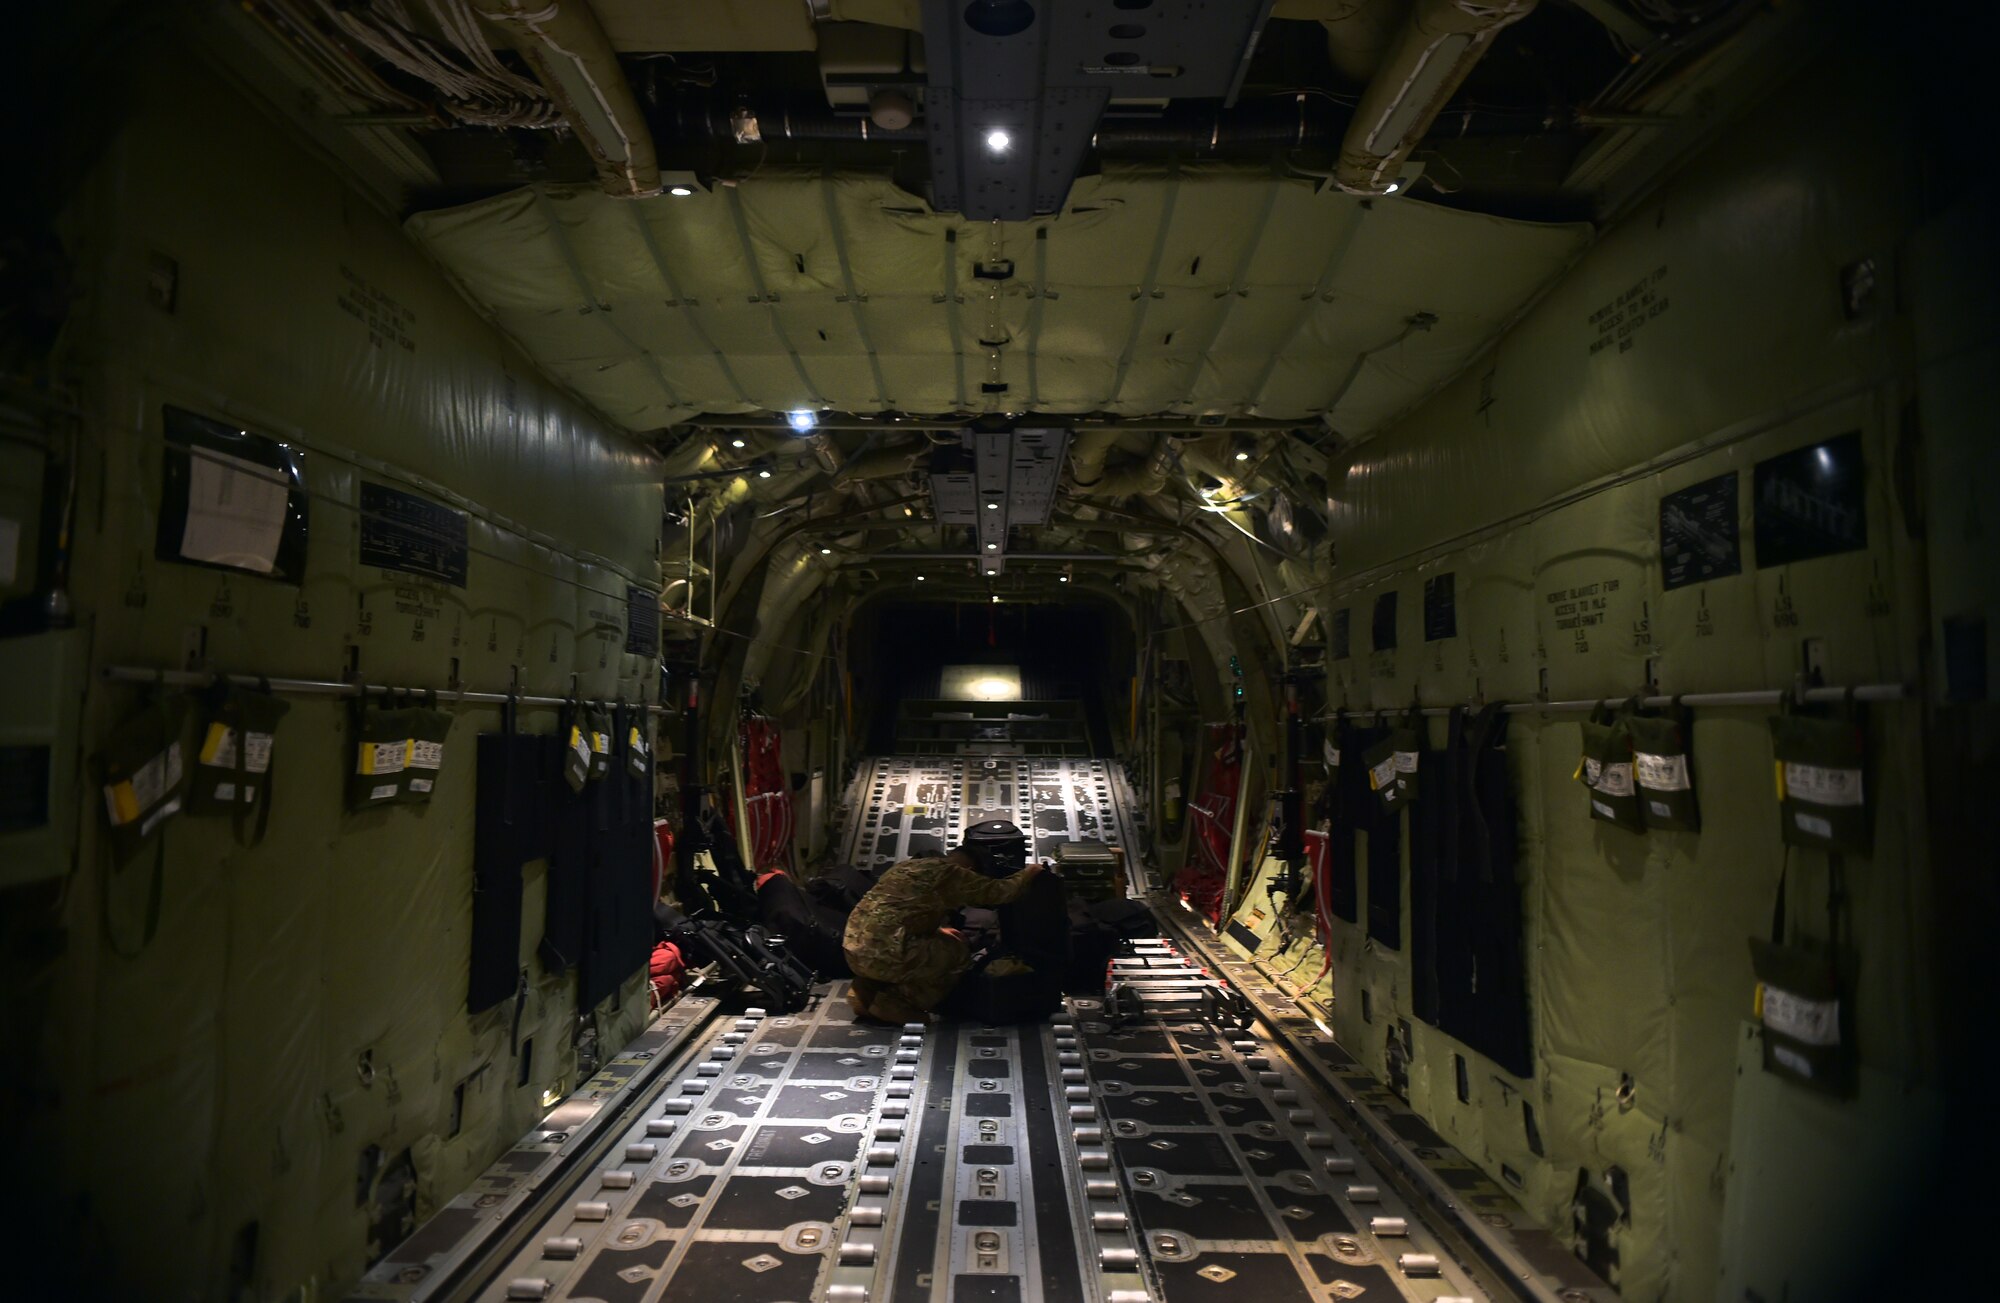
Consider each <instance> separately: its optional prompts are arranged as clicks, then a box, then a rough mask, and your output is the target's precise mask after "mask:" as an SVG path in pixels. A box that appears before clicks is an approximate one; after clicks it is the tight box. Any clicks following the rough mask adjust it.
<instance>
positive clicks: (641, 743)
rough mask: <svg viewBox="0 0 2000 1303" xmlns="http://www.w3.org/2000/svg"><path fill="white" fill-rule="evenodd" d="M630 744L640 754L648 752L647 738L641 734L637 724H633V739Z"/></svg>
mask: <svg viewBox="0 0 2000 1303" xmlns="http://www.w3.org/2000/svg"><path fill="white" fill-rule="evenodd" d="M628 745H629V746H630V747H631V748H632V750H633V751H635V752H637V753H638V754H639V755H642V756H643V755H645V754H646V740H645V739H644V738H642V737H640V736H639V726H638V725H637V724H634V725H633V726H632V740H631V742H630V743H629V744H628Z"/></svg>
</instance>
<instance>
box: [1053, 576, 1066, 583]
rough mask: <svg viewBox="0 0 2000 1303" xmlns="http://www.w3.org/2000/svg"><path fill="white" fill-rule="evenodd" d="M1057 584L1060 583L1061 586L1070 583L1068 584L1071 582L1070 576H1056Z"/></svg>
mask: <svg viewBox="0 0 2000 1303" xmlns="http://www.w3.org/2000/svg"><path fill="white" fill-rule="evenodd" d="M1056 582H1057V583H1059V584H1066V583H1068V582H1069V576H1068V575H1057V576H1056Z"/></svg>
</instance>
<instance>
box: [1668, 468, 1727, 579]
mask: <svg viewBox="0 0 2000 1303" xmlns="http://www.w3.org/2000/svg"><path fill="white" fill-rule="evenodd" d="M1736 479H1737V476H1736V472H1735V471H1730V472H1729V473H1728V474H1727V475H1718V476H1716V477H1715V478H1714V479H1712V480H1703V481H1702V482H1701V483H1699V484H1690V485H1688V486H1687V487H1686V488H1684V489H1679V490H1676V491H1675V492H1673V493H1669V494H1667V495H1666V496H1665V497H1663V498H1661V499H1660V576H1661V586H1662V587H1663V588H1666V589H1674V588H1680V587H1683V586H1685V585H1687V584H1698V583H1701V582H1703V581H1704V580H1709V579H1720V578H1722V577H1724V576H1726V575H1734V574H1741V573H1742V571H1743V526H1742V522H1741V521H1740V520H1739V519H1738V518H1737V514H1736Z"/></svg>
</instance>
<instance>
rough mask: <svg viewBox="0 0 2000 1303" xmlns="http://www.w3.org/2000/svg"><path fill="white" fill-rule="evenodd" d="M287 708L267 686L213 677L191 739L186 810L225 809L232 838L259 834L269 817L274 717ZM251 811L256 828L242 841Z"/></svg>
mask: <svg viewBox="0 0 2000 1303" xmlns="http://www.w3.org/2000/svg"><path fill="white" fill-rule="evenodd" d="M289 709H291V707H290V706H289V705H288V704H287V703H286V702H283V701H280V700H279V699H278V698H277V697H274V696H272V695H271V693H270V692H268V691H252V690H250V689H246V688H240V687H236V686H233V685H231V684H229V683H227V682H224V681H218V682H217V683H216V685H215V686H214V687H213V688H212V689H210V690H209V692H208V693H207V694H206V696H205V699H204V703H203V710H202V716H201V721H200V724H199V726H198V727H199V732H198V734H197V738H198V740H197V742H196V744H195V757H194V759H195V763H194V777H193V780H192V781H191V782H190V784H189V788H188V812H189V813H190V814H230V815H233V816H234V817H235V820H236V839H237V841H239V842H245V844H252V843H255V842H259V841H262V840H263V839H264V831H265V829H266V828H267V827H268V826H269V822H270V818H271V799H270V796H271V762H272V757H273V754H274V751H275V747H276V742H277V732H278V721H279V720H280V719H282V718H284V715H285V712H286V711H287V710H289ZM253 811H254V812H255V814H256V832H255V834H254V836H252V837H250V838H249V839H248V840H247V841H246V839H245V837H244V827H245V825H246V823H247V822H248V819H247V816H248V815H250V814H251V813H252V812H253Z"/></svg>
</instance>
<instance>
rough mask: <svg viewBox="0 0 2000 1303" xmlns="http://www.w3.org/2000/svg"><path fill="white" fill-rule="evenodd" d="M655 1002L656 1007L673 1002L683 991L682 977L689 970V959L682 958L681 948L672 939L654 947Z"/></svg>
mask: <svg viewBox="0 0 2000 1303" xmlns="http://www.w3.org/2000/svg"><path fill="white" fill-rule="evenodd" d="M652 972H653V1003H654V1005H655V1006H656V1007H665V1006H666V1005H669V1004H672V1003H673V1002H674V998H675V997H676V996H678V995H679V994H680V993H681V978H682V976H683V975H684V974H686V972H687V961H686V960H685V959H683V958H681V948H680V947H679V946H677V945H675V944H674V943H673V942H671V941H662V942H660V944H658V945H656V946H654V947H653V964H652Z"/></svg>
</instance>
